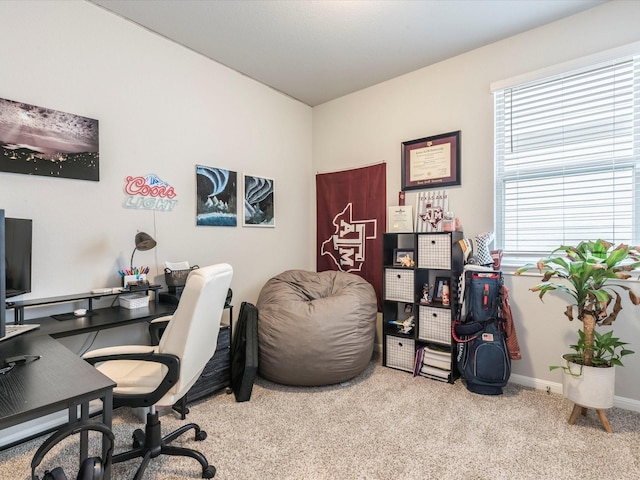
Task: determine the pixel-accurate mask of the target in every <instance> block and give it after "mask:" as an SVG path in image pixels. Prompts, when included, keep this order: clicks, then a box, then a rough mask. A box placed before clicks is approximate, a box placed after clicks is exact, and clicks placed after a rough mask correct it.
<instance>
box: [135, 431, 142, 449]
mask: <svg viewBox="0 0 640 480" xmlns="http://www.w3.org/2000/svg"><path fill="white" fill-rule="evenodd" d="M143 446H144V432H143V431H142V430H140V429H139V428H138V429H137V430H135V431H134V432H133V448H141V447H143Z"/></svg>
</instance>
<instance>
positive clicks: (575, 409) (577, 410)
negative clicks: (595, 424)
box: [569, 403, 613, 433]
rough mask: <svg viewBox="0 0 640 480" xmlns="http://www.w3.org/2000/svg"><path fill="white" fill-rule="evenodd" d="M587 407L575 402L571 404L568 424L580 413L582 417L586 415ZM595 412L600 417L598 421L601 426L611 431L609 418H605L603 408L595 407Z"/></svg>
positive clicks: (571, 423) (574, 420)
mask: <svg viewBox="0 0 640 480" xmlns="http://www.w3.org/2000/svg"><path fill="white" fill-rule="evenodd" d="M587 410H588V409H587V407H583V406H581V405H578V404H577V403H576V404H574V405H573V411H572V412H571V416H570V417H569V425H573V424H574V423H576V420H577V419H578V415H580V414H582V416H583V417H586V416H587ZM595 411H596V413H597V414H598V417H600V422H601V423H602V427H603V428H604V429H605V431H607V432H608V433H613V430H612V429H611V425H610V424H609V420H607V416H606V415H605V413H604V410H602V409H599V408H596V409H595Z"/></svg>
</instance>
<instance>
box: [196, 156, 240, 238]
mask: <svg viewBox="0 0 640 480" xmlns="http://www.w3.org/2000/svg"><path fill="white" fill-rule="evenodd" d="M237 176H238V174H237V173H236V172H232V171H230V170H225V169H224V168H215V167H207V166H204V165H196V195H197V199H196V205H197V206H196V210H197V211H196V225H210V226H221V227H235V226H237V225H238V194H237V191H238V185H237Z"/></svg>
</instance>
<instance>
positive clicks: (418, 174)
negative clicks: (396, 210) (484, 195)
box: [402, 130, 461, 190]
mask: <svg viewBox="0 0 640 480" xmlns="http://www.w3.org/2000/svg"><path fill="white" fill-rule="evenodd" d="M460 184H461V179H460V130H458V131H457V132H451V133H443V134H441V135H435V136H433V137H425V138H419V139H417V140H411V141H408V142H402V190H419V189H425V188H436V187H438V188H439V187H445V186H449V185H460Z"/></svg>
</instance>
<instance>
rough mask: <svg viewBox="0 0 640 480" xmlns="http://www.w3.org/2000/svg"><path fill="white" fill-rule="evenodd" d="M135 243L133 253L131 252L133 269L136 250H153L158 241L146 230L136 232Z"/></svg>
mask: <svg viewBox="0 0 640 480" xmlns="http://www.w3.org/2000/svg"><path fill="white" fill-rule="evenodd" d="M135 243H136V246H135V248H134V249H133V253H132V254H131V270H132V271H133V256H134V255H135V254H136V250H140V251H143V252H144V251H146V250H151V249H152V248H153V247H155V246H156V241H155V240H154V239H153V238H152V237H151V235H149V234H148V233H145V232H138V233H136V239H135Z"/></svg>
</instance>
